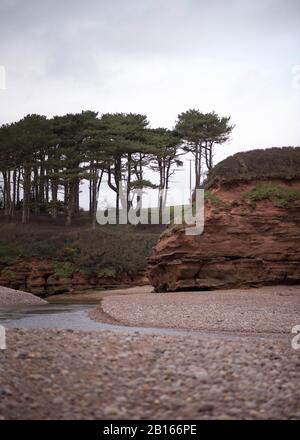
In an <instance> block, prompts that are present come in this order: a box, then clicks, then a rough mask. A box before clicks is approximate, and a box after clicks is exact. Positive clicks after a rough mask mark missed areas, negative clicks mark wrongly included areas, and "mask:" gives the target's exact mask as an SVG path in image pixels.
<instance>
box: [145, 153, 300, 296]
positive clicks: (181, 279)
mask: <svg viewBox="0 0 300 440" xmlns="http://www.w3.org/2000/svg"><path fill="white" fill-rule="evenodd" d="M185 228H186V226H185V225H174V226H170V227H169V228H168V229H167V230H166V231H165V233H163V235H162V236H161V238H160V240H159V242H158V243H157V245H156V246H155V247H154V249H153V251H152V255H151V256H150V258H149V267H148V277H149V280H150V283H151V284H152V285H153V286H154V288H155V290H156V291H158V292H160V291H176V290H212V289H224V288H235V287H244V286H262V285H272V284H273V285H275V284H300V148H290V147H287V148H282V149H280V148H274V149H269V150H254V151H251V152H246V153H238V154H236V155H234V156H232V157H230V158H228V159H226V160H225V161H223V162H221V163H220V164H218V165H217V166H216V167H215V168H214V170H213V171H212V173H211V174H210V176H209V178H208V181H207V184H206V193H205V223H204V232H203V234H201V235H196V236H190V235H187V234H186V233H185Z"/></svg>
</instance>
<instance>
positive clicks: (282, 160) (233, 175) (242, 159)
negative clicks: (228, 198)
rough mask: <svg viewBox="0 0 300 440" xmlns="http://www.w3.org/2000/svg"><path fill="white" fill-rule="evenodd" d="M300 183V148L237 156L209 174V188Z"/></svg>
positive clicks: (274, 149) (250, 152)
mask: <svg viewBox="0 0 300 440" xmlns="http://www.w3.org/2000/svg"><path fill="white" fill-rule="evenodd" d="M270 178H273V179H285V180H291V179H300V147H283V148H268V149H266V150H251V151H245V152H242V153H236V154H234V155H233V156H230V157H227V159H225V160H223V161H222V162H220V163H218V164H217V165H216V166H215V167H214V168H213V169H212V170H211V172H210V173H209V176H208V178H207V181H206V184H205V186H206V188H211V187H213V186H214V185H216V184H217V183H223V184H224V183H225V184H226V183H233V182H238V181H247V180H255V179H258V180H263V179H270Z"/></svg>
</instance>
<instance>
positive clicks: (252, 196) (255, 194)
mask: <svg viewBox="0 0 300 440" xmlns="http://www.w3.org/2000/svg"><path fill="white" fill-rule="evenodd" d="M245 197H246V198H247V199H248V200H249V201H250V202H251V203H253V204H255V203H256V202H259V201H261V200H271V202H272V203H273V204H274V206H277V207H278V208H286V207H288V205H289V204H290V203H291V202H293V201H295V200H299V199H300V191H299V190H296V189H290V188H286V187H284V186H280V185H274V184H272V183H259V184H257V185H256V186H255V187H254V188H253V189H252V190H251V191H249V192H247V193H246V194H245Z"/></svg>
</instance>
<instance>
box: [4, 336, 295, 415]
mask: <svg viewBox="0 0 300 440" xmlns="http://www.w3.org/2000/svg"><path fill="white" fill-rule="evenodd" d="M7 347H8V348H7V350H4V351H0V359H1V362H0V396H1V398H0V419H69V418H70V419H80V418H83V419H101V418H109V419H117V418H121V419H122V418H129V419H135V418H142V419H149V418H152V419H163V418H167V419H186V418H196V419H214V418H220V419H228V418H229V419H230V418H243V419H244V418H249V419H260V418H263V419H273V418H275V419H278V418H283V419H288V418H296V419H299V418H300V409H299V402H300V387H299V381H300V357H299V356H300V354H299V351H300V350H298V351H296V350H292V348H291V343H290V337H286V338H285V337H284V338H283V340H274V341H270V340H246V339H245V341H234V342H233V341H230V340H218V339H212V338H210V339H206V338H205V337H201V338H199V337H173V336H172V337H171V336H157V335H156V336H152V335H141V334H139V333H135V334H126V333H124V334H123V333H121V334H120V333H113V332H108V331H103V332H102V331H101V332H77V331H76V332H71V331H58V330H8V331H7Z"/></svg>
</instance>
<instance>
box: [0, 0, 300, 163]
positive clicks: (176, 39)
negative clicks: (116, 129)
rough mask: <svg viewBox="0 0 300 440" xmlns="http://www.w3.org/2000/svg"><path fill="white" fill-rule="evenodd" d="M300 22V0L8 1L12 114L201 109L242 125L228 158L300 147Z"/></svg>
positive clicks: (3, 40)
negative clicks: (261, 149)
mask: <svg viewBox="0 0 300 440" xmlns="http://www.w3.org/2000/svg"><path fill="white" fill-rule="evenodd" d="M299 23H300V1H299V0H252V1H243V0H210V1H202V0H109V1H108V0H106V1H103V0H85V1H82V0H80V1H79V0H51V1H50V0H43V1H41V0H26V1H24V0H0V65H2V66H4V67H5V70H6V89H5V90H0V123H4V122H10V121H15V120H17V119H19V118H21V117H23V116H25V115H26V114H28V113H40V114H44V115H47V116H52V115H55V114H58V115H61V114H64V113H66V112H79V111H81V110H86V109H91V110H96V111H99V113H103V112H116V111H122V112H137V113H143V114H147V115H148V118H149V120H150V123H151V125H152V126H153V127H156V126H166V127H170V128H171V127H172V126H173V125H174V123H175V120H176V117H177V115H178V113H181V112H182V111H185V110H187V109H189V108H197V109H199V110H201V111H204V112H206V111H211V110H215V111H216V112H217V113H218V114H220V115H231V117H232V122H233V123H234V124H236V128H235V130H234V132H233V134H232V141H231V143H230V144H229V145H228V146H226V147H220V148H219V149H218V152H217V154H216V160H217V161H218V160H220V159H223V158H224V157H226V156H228V155H230V154H233V153H235V152H237V151H241V150H246V149H252V148H256V147H264V148H266V147H271V146H283V145H295V146H296V145H300V123H299V121H300V79H299V81H297V78H296V80H295V75H294V87H293V74H292V69H293V68H294V69H297V68H295V66H299V65H300V50H299V48H300V26H299ZM299 69H300V67H299ZM297 84H298V87H295V85H296V86H297Z"/></svg>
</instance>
